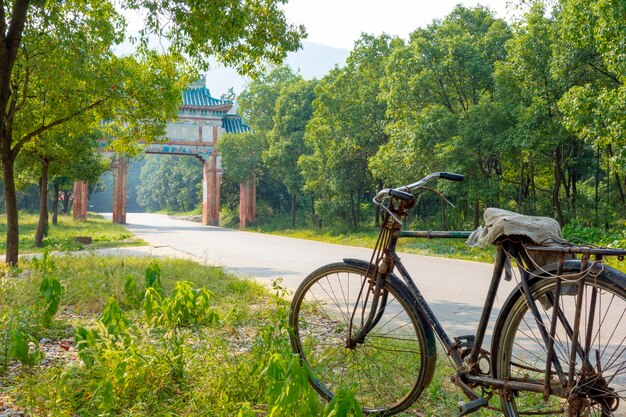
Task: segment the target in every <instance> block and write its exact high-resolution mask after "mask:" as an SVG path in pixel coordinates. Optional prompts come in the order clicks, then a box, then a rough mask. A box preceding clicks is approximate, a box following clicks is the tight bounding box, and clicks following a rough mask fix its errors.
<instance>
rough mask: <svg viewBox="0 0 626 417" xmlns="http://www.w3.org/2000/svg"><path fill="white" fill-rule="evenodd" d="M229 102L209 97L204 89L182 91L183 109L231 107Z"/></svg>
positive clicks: (208, 93) (209, 94)
mask: <svg viewBox="0 0 626 417" xmlns="http://www.w3.org/2000/svg"><path fill="white" fill-rule="evenodd" d="M232 105H233V102H232V101H230V100H222V99H219V98H215V97H211V93H210V92H209V90H208V89H207V88H206V87H199V88H197V87H196V88H188V89H186V90H184V91H183V104H182V106H183V107H223V106H232Z"/></svg>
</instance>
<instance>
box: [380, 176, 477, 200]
mask: <svg viewBox="0 0 626 417" xmlns="http://www.w3.org/2000/svg"><path fill="white" fill-rule="evenodd" d="M436 178H442V179H444V180H448V181H463V179H465V176H464V175H462V174H454V173H452V172H433V173H432V174H430V175H428V176H426V177H424V178H422V179H421V180H419V181H417V182H414V183H412V184H408V185H405V186H402V187H398V188H385V189H382V190H380V191H379V192H378V194H376V197H374V202H375V203H379V202H380V201H381V200H382V199H383V198H385V197H389V196H392V197H397V198H399V199H400V200H403V201H411V199H412V198H413V195H412V194H411V193H410V192H411V191H413V190H415V189H417V188H419V187H421V186H423V185H426V184H428V183H429V182H430V181H432V180H434V179H436Z"/></svg>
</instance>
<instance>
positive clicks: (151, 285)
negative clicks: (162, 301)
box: [146, 261, 165, 298]
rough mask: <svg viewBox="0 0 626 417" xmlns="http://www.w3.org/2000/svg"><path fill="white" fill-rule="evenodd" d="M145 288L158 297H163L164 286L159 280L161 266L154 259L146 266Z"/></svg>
mask: <svg viewBox="0 0 626 417" xmlns="http://www.w3.org/2000/svg"><path fill="white" fill-rule="evenodd" d="M146 290H152V291H153V292H154V293H155V294H156V295H157V296H158V297H160V298H163V297H165V288H163V283H162V282H161V267H159V264H158V263H157V262H156V261H152V262H150V265H148V267H147V268H146Z"/></svg>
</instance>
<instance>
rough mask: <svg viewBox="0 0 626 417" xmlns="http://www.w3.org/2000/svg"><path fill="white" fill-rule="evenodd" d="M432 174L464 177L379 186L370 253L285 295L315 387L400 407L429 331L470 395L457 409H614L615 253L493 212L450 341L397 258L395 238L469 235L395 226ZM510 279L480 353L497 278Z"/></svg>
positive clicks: (620, 282)
mask: <svg viewBox="0 0 626 417" xmlns="http://www.w3.org/2000/svg"><path fill="white" fill-rule="evenodd" d="M437 178H440V179H445V180H452V181H461V180H463V176H462V175H460V174H452V173H445V172H437V173H433V174H431V175H429V176H427V177H425V178H423V179H421V180H419V181H417V182H415V183H413V184H409V185H406V186H403V187H399V188H393V189H384V190H381V191H380V192H379V193H378V194H377V195H376V197H375V198H374V202H375V203H376V204H378V205H380V207H381V208H382V209H383V210H384V214H383V221H382V225H381V229H380V234H379V237H378V241H377V243H376V246H375V248H374V252H373V255H372V258H371V259H370V260H369V262H368V261H363V260H356V259H343V261H341V262H337V263H333V264H330V265H326V266H322V267H321V268H319V269H317V270H315V271H313V272H312V273H311V274H310V275H309V276H308V277H307V278H306V279H305V280H304V281H303V282H302V283H301V285H300V286H299V288H298V289H297V290H296V292H295V293H294V296H293V299H292V302H291V313H290V327H291V329H292V332H291V345H292V348H293V350H294V352H296V353H297V354H298V355H299V356H300V358H301V363H302V364H303V366H305V367H306V368H307V371H308V373H309V375H310V377H309V379H310V383H311V384H312V386H313V387H314V388H315V390H316V391H317V392H318V393H319V394H320V396H321V397H323V398H324V399H326V400H329V401H330V400H331V399H332V398H333V397H334V395H335V392H336V391H337V390H338V389H339V388H341V387H348V388H351V389H353V390H354V392H355V395H356V398H357V400H358V401H359V403H360V404H361V405H362V409H363V412H364V413H366V414H373V415H380V416H389V415H394V414H398V413H401V412H403V411H404V410H406V409H407V408H408V407H410V406H411V405H412V404H413V403H414V402H415V401H416V400H417V399H418V397H419V396H420V394H421V393H422V392H423V390H424V389H425V387H427V386H428V384H429V383H430V382H431V379H432V377H433V373H434V369H435V362H436V359H437V353H436V352H437V348H436V339H435V338H438V339H439V341H440V343H441V345H442V346H443V350H444V352H445V354H446V355H447V356H448V358H449V359H450V361H451V363H452V365H453V367H454V369H455V372H454V375H452V381H453V383H454V384H455V385H456V386H458V387H459V388H460V389H461V390H462V391H463V393H464V394H465V395H466V396H467V397H468V400H467V402H464V403H462V404H460V405H459V409H458V411H457V413H458V415H467V414H470V413H472V412H474V411H476V410H478V409H480V408H482V407H489V408H492V409H496V410H500V411H501V412H502V413H503V414H504V415H506V416H507V417H516V416H526V415H542V416H543V415H545V416H568V417H573V416H594V417H595V416H597V417H608V416H621V417H624V416H626V325H624V324H623V321H624V319H626V274H624V273H623V272H620V271H619V270H617V269H615V268H612V267H611V266H609V265H607V264H606V263H605V262H604V261H605V259H606V258H607V257H611V256H615V257H618V258H621V259H623V257H624V255H626V250H623V249H611V248H600V247H594V246H588V245H582V244H576V243H571V242H567V241H564V240H562V239H560V229H559V231H558V236H554V237H550V236H549V237H548V238H546V239H542V240H541V241H537V238H536V236H535V235H533V234H532V233H530V232H528V233H527V232H526V231H525V230H526V229H525V228H526V227H527V226H528V225H530V226H529V227H534V228H535V231H538V232H540V233H542V232H544V230H545V229H550V227H552V224H550V221H551V222H554V220H552V219H547V220H546V218H530V217H528V216H521V215H517V216H519V218H520V219H521V223H518V224H517V226H516V227H513V228H511V227H510V226H511V225H514V223H515V220H516V219H517V217H515V216H513V215H508V217H507V216H500V217H499V219H497V220H496V221H494V222H492V223H493V224H489V225H488V226H489V227H491V228H492V230H494V228H495V227H496V226H497V222H498V221H499V222H500V224H501V225H502V224H504V226H505V227H504V229H502V231H500V232H498V233H496V234H495V235H492V236H489V239H490V240H491V243H493V244H494V245H495V246H496V248H497V255H496V262H495V266H494V270H493V275H492V277H491V281H490V285H489V289H488V291H487V294H486V295H485V300H484V306H483V307H482V313H481V315H480V317H477V318H478V327H477V329H476V331H475V333H474V334H472V335H461V336H457V337H451V336H449V335H448V333H446V331H445V330H444V328H443V326H442V324H441V323H440V322H439V320H438V319H437V317H436V315H435V313H433V311H432V309H431V308H430V306H429V305H428V303H427V302H426V300H425V298H424V296H423V295H422V293H421V292H420V290H419V289H418V286H417V285H416V283H415V282H414V280H413V279H412V278H411V276H410V275H409V272H408V271H407V270H406V268H405V267H404V265H403V264H402V262H401V260H400V257H399V256H398V254H397V253H396V244H397V242H398V239H400V238H406V237H434V236H436V237H448V238H467V237H468V236H469V235H470V232H464V231H463V232H412V231H404V230H402V227H403V221H404V220H405V218H406V216H407V210H408V209H409V208H411V207H412V206H413V205H414V204H415V196H414V195H413V191H416V190H420V189H421V190H430V191H433V190H432V189H431V188H428V187H426V185H427V184H428V183H429V182H430V181H433V180H435V179H437ZM507 213H510V212H507ZM513 214H514V213H513ZM496 217H497V216H496ZM529 219H530V220H532V221H529ZM542 219H544V220H542ZM518 220H519V219H518ZM520 225H522V226H523V227H521V228H520V227H519V226H520ZM507 230H508V232H507ZM511 231H513V232H511ZM482 233H483V236H482V237H483V238H484V237H485V235H484V231H483V232H482ZM461 278H462V277H459V279H461ZM513 278H514V279H515V283H516V287H515V289H514V290H513V291H512V292H511V294H510V295H509V296H508V298H506V301H504V303H503V304H502V306H501V308H500V312H499V314H498V315H497V319H496V320H495V326H494V328H493V331H492V332H491V333H490V337H491V347H490V349H488V347H487V346H486V344H487V343H486V342H485V340H486V335H487V329H488V323H489V321H490V318H491V316H492V315H495V314H494V312H493V310H494V301H495V299H496V294H497V293H498V288H499V284H500V283H501V281H502V280H503V279H506V280H510V279H513ZM498 398H499V401H498Z"/></svg>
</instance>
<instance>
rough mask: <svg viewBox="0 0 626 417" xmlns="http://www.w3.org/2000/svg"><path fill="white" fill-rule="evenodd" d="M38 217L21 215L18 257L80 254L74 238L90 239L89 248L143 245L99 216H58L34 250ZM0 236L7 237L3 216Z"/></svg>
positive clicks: (1, 247)
mask: <svg viewBox="0 0 626 417" xmlns="http://www.w3.org/2000/svg"><path fill="white" fill-rule="evenodd" d="M37 220H38V216H37V215H34V214H27V213H20V217H19V225H20V243H19V244H20V253H41V252H44V251H46V250H48V251H50V250H61V251H67V250H79V249H83V248H84V246H83V245H81V244H76V243H74V241H73V238H74V237H76V236H89V237H91V238H92V239H93V243H92V244H91V245H89V247H90V248H93V249H99V248H111V247H123V246H137V245H145V244H146V242H144V241H143V240H141V239H136V238H134V237H133V235H132V233H130V232H129V231H127V230H126V229H124V227H122V226H121V225H118V224H114V223H112V222H111V220H105V219H104V218H102V216H100V215H98V214H95V213H89V214H88V216H87V220H86V221H76V220H74V219H73V218H72V216H71V215H59V217H58V224H57V225H53V224H52V223H50V224H49V226H48V235H47V236H46V237H45V238H44V240H43V247H42V248H37V247H35V232H36V230H37ZM0 234H2V235H5V236H6V216H2V218H0ZM0 250H1V251H5V250H6V240H3V241H1V242H0Z"/></svg>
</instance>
